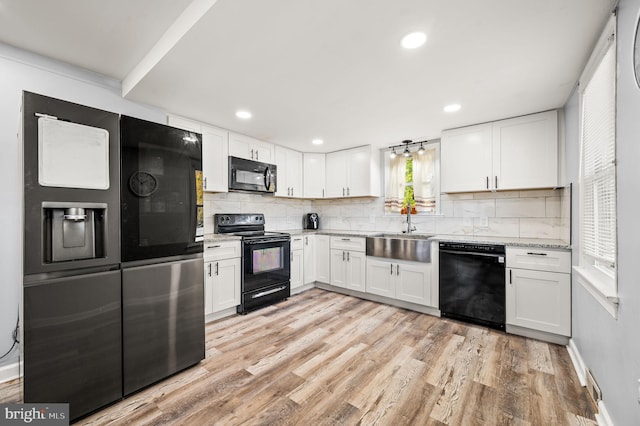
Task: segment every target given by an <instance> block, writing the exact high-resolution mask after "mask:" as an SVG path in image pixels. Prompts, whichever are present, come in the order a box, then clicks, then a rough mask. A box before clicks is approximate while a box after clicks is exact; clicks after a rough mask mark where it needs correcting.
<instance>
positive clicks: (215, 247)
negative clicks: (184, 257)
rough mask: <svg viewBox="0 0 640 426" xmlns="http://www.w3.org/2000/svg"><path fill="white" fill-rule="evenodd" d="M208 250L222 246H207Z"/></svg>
mask: <svg viewBox="0 0 640 426" xmlns="http://www.w3.org/2000/svg"><path fill="white" fill-rule="evenodd" d="M207 248H220V244H216V245H215V246H207Z"/></svg>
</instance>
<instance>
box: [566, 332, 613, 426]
mask: <svg viewBox="0 0 640 426" xmlns="http://www.w3.org/2000/svg"><path fill="white" fill-rule="evenodd" d="M567 352H569V357H570V358H571V362H572V363H573V369H574V370H575V371H576V374H577V375H578V380H580V385H582V386H586V385H587V377H586V371H587V364H585V362H584V359H582V355H580V351H579V350H578V347H577V346H576V343H575V341H574V340H573V339H571V340H569V345H568V346H567ZM596 421H597V422H598V425H599V426H614V424H613V420H611V416H609V412H608V411H607V407H606V405H605V403H604V400H600V401H598V412H597V413H596Z"/></svg>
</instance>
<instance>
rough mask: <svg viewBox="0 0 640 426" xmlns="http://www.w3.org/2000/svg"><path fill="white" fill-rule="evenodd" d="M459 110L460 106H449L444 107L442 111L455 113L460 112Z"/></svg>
mask: <svg viewBox="0 0 640 426" xmlns="http://www.w3.org/2000/svg"><path fill="white" fill-rule="evenodd" d="M460 108H462V107H461V106H460V104H451V105H447V106H446V107H444V108H443V110H444V112H456V111H460Z"/></svg>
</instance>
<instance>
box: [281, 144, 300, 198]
mask: <svg viewBox="0 0 640 426" xmlns="http://www.w3.org/2000/svg"><path fill="white" fill-rule="evenodd" d="M275 165H276V166H277V167H278V177H277V186H276V189H277V191H276V194H275V195H276V197H295V198H302V196H303V188H302V153H301V152H298V151H294V150H292V149H288V148H283V147H281V146H276V147H275Z"/></svg>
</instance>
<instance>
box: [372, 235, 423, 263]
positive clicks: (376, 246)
mask: <svg viewBox="0 0 640 426" xmlns="http://www.w3.org/2000/svg"><path fill="white" fill-rule="evenodd" d="M430 237H431V235H415V234H414V235H407V234H377V235H371V236H369V237H367V256H376V257H384V258H387V259H398V260H411V261H415V262H426V263H430V262H431V240H429V238H430Z"/></svg>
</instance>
